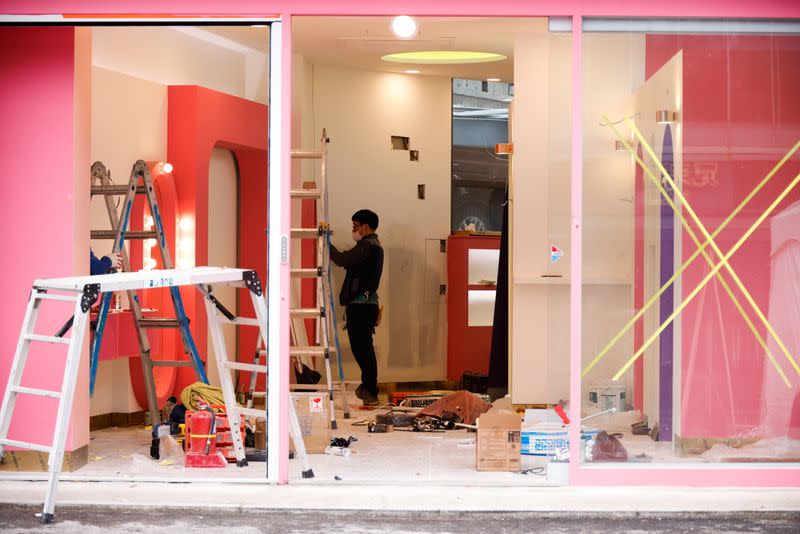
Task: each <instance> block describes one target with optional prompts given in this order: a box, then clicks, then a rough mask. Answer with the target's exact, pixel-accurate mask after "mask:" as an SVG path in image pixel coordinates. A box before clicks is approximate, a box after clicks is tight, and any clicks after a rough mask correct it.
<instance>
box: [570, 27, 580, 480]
mask: <svg viewBox="0 0 800 534" xmlns="http://www.w3.org/2000/svg"><path fill="white" fill-rule="evenodd" d="M581 21H582V17H581V16H580V15H573V16H572V192H571V197H570V198H571V199H570V213H571V221H570V264H569V269H570V274H569V276H570V286H569V307H570V322H569V369H570V372H569V418H570V421H574V423H573V424H571V425H570V426H569V450H570V451H572V452H571V454H570V462H569V477H570V480H571V481H573V480H574V479H575V478H577V477H578V471H579V469H580V461H581V460H580V455H579V451H580V446H579V444H580V428H581V425H580V423H579V421H580V419H581V323H582V317H581V310H582V306H581V295H582V287H581V282H582V276H583V274H582V270H581V262H582V261H583V257H582V250H583V248H582V245H583V243H582V241H581V240H582V239H583V231H582V223H581V220H582V213H583V124H582V121H583V107H582V104H583V94H582V88H583V78H582V76H583V65H582V64H581V62H582V61H583V49H582V48H581V47H582V46H583V30H582V28H581Z"/></svg>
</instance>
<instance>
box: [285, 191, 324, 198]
mask: <svg viewBox="0 0 800 534" xmlns="http://www.w3.org/2000/svg"><path fill="white" fill-rule="evenodd" d="M319 197H320V192H319V189H292V198H319Z"/></svg>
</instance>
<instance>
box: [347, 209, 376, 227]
mask: <svg viewBox="0 0 800 534" xmlns="http://www.w3.org/2000/svg"><path fill="white" fill-rule="evenodd" d="M351 219H352V220H353V221H355V222H357V223H359V224H367V225H369V227H370V228H372V229H373V230H377V229H378V223H379V221H378V214H377V213H375V212H374V211H371V210H358V211H357V212H355V213H354V214H353V216H352V217H351Z"/></svg>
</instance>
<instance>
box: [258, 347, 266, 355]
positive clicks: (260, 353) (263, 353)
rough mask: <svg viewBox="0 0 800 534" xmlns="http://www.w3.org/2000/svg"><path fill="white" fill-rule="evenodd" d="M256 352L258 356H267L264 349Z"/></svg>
mask: <svg viewBox="0 0 800 534" xmlns="http://www.w3.org/2000/svg"><path fill="white" fill-rule="evenodd" d="M256 352H257V353H258V355H259V356H266V355H267V351H266V350H265V349H258V350H257V351H256Z"/></svg>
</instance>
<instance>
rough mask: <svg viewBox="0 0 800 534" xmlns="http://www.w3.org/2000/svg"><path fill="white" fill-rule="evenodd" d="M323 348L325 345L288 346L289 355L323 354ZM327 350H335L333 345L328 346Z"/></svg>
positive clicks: (331, 351) (329, 351) (330, 351)
mask: <svg viewBox="0 0 800 534" xmlns="http://www.w3.org/2000/svg"><path fill="white" fill-rule="evenodd" d="M325 350H326V349H325V347H314V346H303V345H297V346H293V347H289V354H290V355H291V356H325ZM327 350H328V353H333V352H336V349H335V348H334V347H330V348H328V349H327Z"/></svg>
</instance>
